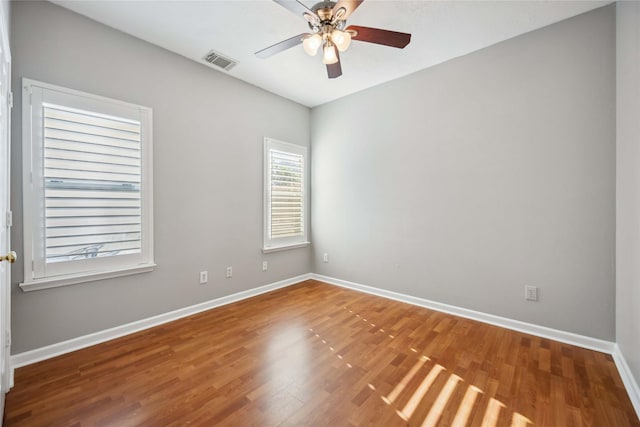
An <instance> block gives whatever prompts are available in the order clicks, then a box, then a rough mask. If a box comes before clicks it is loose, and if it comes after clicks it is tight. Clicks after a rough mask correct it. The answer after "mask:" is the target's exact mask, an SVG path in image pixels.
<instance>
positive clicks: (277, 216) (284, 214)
mask: <svg viewBox="0 0 640 427" xmlns="http://www.w3.org/2000/svg"><path fill="white" fill-rule="evenodd" d="M269 164H270V170H271V188H270V190H271V223H270V224H269V225H270V227H269V235H270V237H271V238H272V239H273V238H278V237H293V236H302V235H303V234H304V227H305V224H304V210H303V205H304V194H303V191H302V189H303V188H304V158H303V156H301V155H299V154H293V153H287V152H284V151H279V150H274V149H272V150H269Z"/></svg>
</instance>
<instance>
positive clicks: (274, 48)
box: [256, 33, 308, 59]
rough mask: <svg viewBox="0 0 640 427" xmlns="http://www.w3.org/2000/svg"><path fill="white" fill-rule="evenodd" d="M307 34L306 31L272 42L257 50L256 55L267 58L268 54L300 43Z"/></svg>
mask: <svg viewBox="0 0 640 427" xmlns="http://www.w3.org/2000/svg"><path fill="white" fill-rule="evenodd" d="M307 35H308V34H306V33H303V34H298V35H297V36H295V37H291V38H290V39H286V40H283V41H281V42H280V43H276V44H274V45H273V46H269V47H266V48H264V49H262V50H259V51H257V52H256V56H257V57H258V58H261V59H265V58H269V57H270V56H273V55H275V54H276V53H280V52H282V51H284V50H287V49H289V48H292V47H294V46H297V45H299V44H300V43H302V40H304V38H305V37H306V36H307Z"/></svg>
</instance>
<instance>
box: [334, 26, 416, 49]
mask: <svg viewBox="0 0 640 427" xmlns="http://www.w3.org/2000/svg"><path fill="white" fill-rule="evenodd" d="M346 31H355V32H356V33H357V34H355V35H352V36H351V39H353V40H358V41H361V42H369V43H376V44H383V45H385V46H391V47H397V48H399V49H403V48H404V47H405V46H406V45H408V44H409V42H410V41H411V34H407V33H398V32H396V31H389V30H381V29H379V28H369V27H359V26H357V25H350V26H349V27H347V28H346Z"/></svg>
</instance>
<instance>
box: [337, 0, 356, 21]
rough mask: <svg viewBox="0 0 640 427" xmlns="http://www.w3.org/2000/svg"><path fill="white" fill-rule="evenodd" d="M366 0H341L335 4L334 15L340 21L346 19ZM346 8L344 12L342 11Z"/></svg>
mask: <svg viewBox="0 0 640 427" xmlns="http://www.w3.org/2000/svg"><path fill="white" fill-rule="evenodd" d="M363 1H364V0H340V1H338V3H336V5H335V6H333V16H335V17H336V19H338V20H340V21H344V20H346V19H347V18H348V17H349V15H351V14H352V13H353V11H354V10H356V9H357V8H358V6H360V3H362V2H363ZM341 9H344V12H342V11H340V10H341Z"/></svg>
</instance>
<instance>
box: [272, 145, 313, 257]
mask: <svg viewBox="0 0 640 427" xmlns="http://www.w3.org/2000/svg"><path fill="white" fill-rule="evenodd" d="M271 149H276V150H278V151H283V152H285V153H290V154H295V155H300V156H302V162H303V174H302V179H303V185H302V189H303V193H302V209H303V213H302V223H303V234H302V236H293V237H278V238H270V236H269V228H270V224H271V197H270V194H271V169H270V167H269V151H270V150H271ZM263 160H264V163H263V165H264V166H263V227H262V230H263V240H262V242H263V243H262V252H263V253H269V252H276V251H283V250H287V249H295V248H301V247H306V246H309V245H310V244H311V242H310V241H309V188H310V185H309V176H310V174H309V156H308V148H307V147H306V146H304V145H298V144H292V143H289V142H284V141H279V140H276V139H273V138H269V137H264V149H263Z"/></svg>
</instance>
